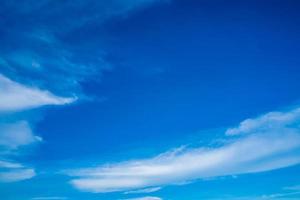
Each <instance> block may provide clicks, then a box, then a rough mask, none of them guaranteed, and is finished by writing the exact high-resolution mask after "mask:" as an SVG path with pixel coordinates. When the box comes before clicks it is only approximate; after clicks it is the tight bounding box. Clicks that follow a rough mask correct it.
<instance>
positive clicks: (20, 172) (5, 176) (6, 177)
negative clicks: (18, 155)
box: [0, 160, 35, 182]
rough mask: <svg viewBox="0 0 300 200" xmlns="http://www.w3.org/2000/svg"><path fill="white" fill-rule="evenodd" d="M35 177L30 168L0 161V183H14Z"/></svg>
mask: <svg viewBox="0 0 300 200" xmlns="http://www.w3.org/2000/svg"><path fill="white" fill-rule="evenodd" d="M34 176H35V171H34V169H32V168H28V167H25V166H23V165H22V164H20V163H15V162H10V161H3V160H0V182H15V181H21V180H26V179H30V178H32V177H34Z"/></svg>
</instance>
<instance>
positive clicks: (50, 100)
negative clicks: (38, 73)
mask: <svg viewBox="0 0 300 200" xmlns="http://www.w3.org/2000/svg"><path fill="white" fill-rule="evenodd" d="M75 100H76V98H74V97H70V98H64V97H59V96H56V95H54V94H52V93H50V92H49V91H47V90H40V89H38V88H34V87H29V86H25V85H22V84H20V83H17V82H14V81H12V80H10V79H8V78H7V77H5V76H3V75H1V74H0V111H20V110H25V109H30V108H36V107H40V106H44V105H63V104H69V103H72V102H73V101H75Z"/></svg>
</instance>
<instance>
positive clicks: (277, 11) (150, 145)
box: [0, 0, 300, 200]
mask: <svg viewBox="0 0 300 200" xmlns="http://www.w3.org/2000/svg"><path fill="white" fill-rule="evenodd" d="M0 4H1V3H0ZM27 6H28V5H27ZM49 6H51V4H50V5H49ZM95 9H96V8H95ZM299 9H300V2H298V1H296V0H286V1H283V0H272V1H271V0H264V1H261V0H260V1H259V0H257V1H256V0H244V1H233V0H230V1H225V0H224V1H222V0H201V1H200V0H172V1H170V2H167V3H161V4H160V3H158V4H154V5H151V6H149V7H145V8H142V9H139V10H137V11H134V12H130V13H128V14H126V15H123V16H116V17H111V18H109V19H107V20H105V21H104V22H97V21H91V22H89V23H85V24H84V25H82V26H80V27H75V28H74V27H72V28H70V30H68V27H67V25H66V26H65V27H64V19H65V18H64V16H62V14H61V15H57V16H55V15H54V16H52V17H50V18H48V17H45V15H41V17H40V18H39V17H38V14H32V16H35V17H33V18H32V17H31V18H28V19H26V18H24V19H22V18H18V17H16V18H15V17H14V16H18V15H16V13H14V12H11V13H7V12H5V13H3V12H2V13H1V12H0V26H1V27H0V38H2V39H0V40H1V44H0V54H3V55H8V54H9V52H10V51H11V49H13V48H16V49H26V48H27V47H28V46H30V48H31V49H37V50H40V53H41V54H42V55H50V57H49V58H51V56H52V55H53V57H55V56H57V55H56V51H55V50H53V49H50V50H49V49H47V48H45V47H43V46H39V44H35V43H30V41H29V40H27V41H26V40H25V42H23V40H22V37H20V38H19V37H18V36H16V35H15V34H16V33H15V30H20V31H22V30H24V31H25V32H26V31H27V29H28V30H29V29H30V30H32V27H35V28H36V29H39V28H42V29H45V27H47V28H49V29H50V30H51V31H52V32H53V33H54V34H55V36H56V37H57V38H59V40H60V41H61V45H62V46H64V47H66V48H67V49H68V50H69V51H71V52H72V53H73V54H74V58H73V59H74V60H75V61H76V62H77V63H85V64H91V65H93V66H98V65H99V66H100V65H103V63H105V65H107V67H106V68H105V69H104V70H102V71H101V72H99V73H93V75H91V76H89V78H82V79H80V80H79V83H80V87H74V88H75V89H74V88H72V89H71V92H70V93H73V92H74V91H76V92H77V91H80V93H82V94H84V96H87V97H88V98H90V99H88V98H87V100H82V101H78V102H76V103H75V104H72V105H68V106H65V107H52V106H49V107H46V108H43V109H42V110H43V111H45V110H46V111H47V112H44V113H43V114H41V115H42V116H43V117H41V119H40V120H39V122H38V124H37V126H36V127H35V131H36V132H38V133H39V134H40V135H41V136H42V137H43V139H44V142H43V144H42V145H40V146H38V147H36V148H35V152H34V153H31V154H30V155H26V156H25V157H23V159H24V160H25V161H26V162H29V163H32V164H34V165H36V166H43V167H46V168H49V169H53V168H54V167H55V166H60V165H62V166H64V165H65V163H72V162H74V163H73V164H74V165H78V166H83V165H85V164H86V163H90V162H94V161H95V160H96V161H97V164H102V163H105V162H106V161H107V160H109V161H111V162H117V161H124V160H127V159H128V157H129V158H140V157H148V156H153V155H157V154H158V153H161V152H165V151H167V150H169V149H170V148H175V147H180V146H181V145H196V146H197V144H201V143H206V142H207V141H210V139H211V138H218V137H221V136H220V134H221V135H222V134H223V132H222V130H224V129H226V128H228V127H231V126H233V125H236V124H238V123H239V122H240V121H242V120H244V119H246V118H249V117H255V116H257V115H260V114H262V113H266V112H269V111H272V110H277V109H282V108H286V107H287V106H294V105H297V104H298V103H299V97H300V94H299V91H300V89H299V88H300V81H299V80H300V67H299V66H300V56H299V52H300V12H299ZM91 10H92V11H91ZM0 11H1V9H0ZM90 11H91V12H94V11H93V8H91V7H87V8H85V9H82V10H77V11H75V12H71V13H68V11H66V12H63V15H66V16H68V17H69V18H70V19H72V18H74V21H75V22H76V18H77V17H78V18H80V17H81V16H82V15H83V14H82V13H85V12H90ZM45 12H46V13H47V11H45ZM49 15H50V14H49ZM43 16H44V17H43ZM1 18H7V19H8V20H1ZM60 19H61V21H60ZM79 21H80V20H79ZM68 26H69V25H68ZM65 29H66V30H65ZM60 30H62V31H60ZM16 38H19V41H18V39H16ZM58 46H59V45H58ZM99 57H101V60H99V59H98V58H99ZM102 58H103V60H102ZM47 63H48V61H47ZM52 64H53V65H55V63H52ZM50 65H51V64H50ZM2 70H3V71H2V72H3V73H5V74H6V75H8V76H12V75H13V74H14V73H15V72H11V71H9V70H8V69H4V68H3V69H2ZM53 70H54V68H53ZM55 70H56V69H55ZM50 72H52V71H51V70H49V74H50ZM55 73H58V74H59V73H60V71H58V72H55ZM18 74H21V75H22V76H20V77H21V78H18V79H20V80H22V81H24V82H27V83H28V82H30V81H29V80H28V79H26V78H24V77H39V76H40V75H39V74H38V73H37V74H34V73H31V72H29V71H27V70H26V69H21V68H20V71H18ZM88 74H89V72H88ZM27 75H28V76H27ZM64 75H65V72H63V73H61V76H60V75H58V76H54V77H48V78H45V80H47V81H45V82H43V81H42V80H40V81H38V83H39V84H40V85H41V87H46V86H47V87H48V86H49V87H50V88H51V91H55V92H57V93H58V94H69V93H68V92H65V88H69V86H66V85H60V80H63V79H64ZM43 76H45V77H46V76H47V72H46V73H45V74H43ZM74 76H75V77H77V76H79V77H80V76H81V74H79V75H77V74H76V75H74ZM22 77H23V78H22ZM41 79H43V78H41ZM56 80H57V82H56ZM72 87H73V86H72ZM268 173H271V172H266V173H262V174H256V175H253V176H251V175H244V176H242V178H240V179H238V180H236V179H226V178H225V179H224V180H220V181H208V182H198V183H195V184H194V185H192V186H189V185H186V186H182V187H181V188H180V189H178V188H177V189H176V187H175V186H170V187H167V188H166V190H164V191H162V192H161V194H162V195H164V194H168V193H173V194H177V195H174V196H173V198H172V200H177V199H179V197H180V195H182V196H183V195H184V194H186V193H189V194H191V196H190V198H191V200H196V199H197V198H201V197H202V198H203V199H205V198H207V199H209V198H210V197H211V194H217V193H218V192H219V193H228V194H236V195H237V196H243V195H245V194H253V193H255V192H257V191H259V192H258V193H259V194H261V193H263V191H264V190H263V189H257V188H256V187H255V185H254V184H258V187H260V188H263V187H264V185H265V183H267V184H268V189H266V190H265V191H270V192H275V191H276V189H278V188H280V187H279V186H278V185H280V184H281V183H280V181H281V180H283V179H284V181H285V182H289V183H292V184H297V182H299V178H297V177H286V176H285V174H286V173H296V174H297V173H299V166H298V167H294V168H290V169H281V170H279V171H276V172H274V173H275V175H274V176H273V177H272V179H271V178H270V176H269V174H268ZM45 179H46V178H45ZM57 179H58V180H62V178H61V177H58V178H57ZM260 180H265V182H264V181H262V182H261V183H260ZM41 181H42V182H43V181H44V184H45V185H47V186H48V187H50V188H52V189H53V190H54V186H51V185H52V184H53V183H52V182H50V183H49V182H47V180H43V179H42V180H41ZM235 181H237V182H238V183H239V184H240V185H247V184H248V183H252V186H249V188H248V189H245V187H237V189H235V188H232V186H233V185H234V184H236V182H235ZM272 181H274V182H272ZM14 184H15V185H13V186H15V188H18V189H19V190H20V191H22V189H21V188H22V187H23V185H22V183H14ZM58 185H59V186H61V187H60V188H61V191H60V193H61V194H63V195H70V196H72V195H75V196H76V198H79V199H80V198H86V197H88V198H90V199H97V197H99V198H100V199H101V198H103V199H118V198H119V196H118V194H109V195H111V196H109V195H106V194H100V195H99V196H97V197H96V196H94V195H93V194H86V193H79V192H77V191H75V189H70V188H69V187H68V186H67V185H64V184H63V183H59V184H58ZM2 188H5V189H7V190H9V191H12V190H13V189H11V188H9V187H8V186H2ZM25 188H26V190H27V189H28V191H33V190H35V189H36V190H40V191H44V192H45V191H46V190H45V189H41V187H40V185H38V184H36V183H35V184H32V185H29V186H28V185H27V186H26V187H25ZM198 188H203V192H197V191H198ZM215 188H218V189H217V190H215ZM0 189H1V187H0ZM0 194H1V192H0ZM28 194H30V195H31V194H33V192H29V193H28ZM28 194H24V196H26V197H27V196H30V195H28ZM49 195H52V193H50V192H49ZM85 195H86V196H85ZM76 198H75V197H74V199H76Z"/></svg>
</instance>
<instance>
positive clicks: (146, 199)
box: [122, 196, 162, 200]
mask: <svg viewBox="0 0 300 200" xmlns="http://www.w3.org/2000/svg"><path fill="white" fill-rule="evenodd" d="M122 200H162V198H160V197H152V196H146V197H137V198H130V199H122Z"/></svg>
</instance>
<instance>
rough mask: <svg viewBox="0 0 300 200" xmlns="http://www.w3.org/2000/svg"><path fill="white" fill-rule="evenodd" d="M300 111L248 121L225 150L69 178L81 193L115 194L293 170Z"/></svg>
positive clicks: (78, 172) (170, 155)
mask: <svg viewBox="0 0 300 200" xmlns="http://www.w3.org/2000/svg"><path fill="white" fill-rule="evenodd" d="M298 112H299V108H297V109H294V110H291V111H289V112H284V113H279V112H276V114H274V113H268V114H266V115H263V116H261V117H258V118H256V119H249V120H250V121H251V128H250V127H249V128H247V129H246V130H245V129H241V130H243V131H241V130H239V133H244V132H247V133H248V134H240V136H239V137H226V138H227V141H226V138H225V141H226V142H224V144H223V145H221V146H216V147H202V148H195V149H185V150H182V149H181V150H175V151H170V152H167V153H164V154H161V155H158V156H156V157H154V158H150V159H142V160H132V161H127V162H122V163H116V164H107V165H103V166H99V167H91V168H82V169H75V170H70V171H68V172H67V174H68V175H69V176H71V177H73V179H72V180H71V184H72V185H73V186H74V187H75V188H77V189H79V190H82V191H89V192H115V191H130V190H137V189H142V188H147V187H157V186H164V185H168V184H176V183H180V182H185V181H193V180H196V179H205V178H210V177H218V176H226V175H234V174H243V173H254V172H262V171H268V170H273V169H278V168H282V167H288V166H292V165H295V164H298V163H300V151H299V150H300V127H299V123H300V116H299V115H298ZM249 120H248V121H249ZM238 129H239V128H237V129H236V130H238ZM237 132H238V131H236V134H237Z"/></svg>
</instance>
